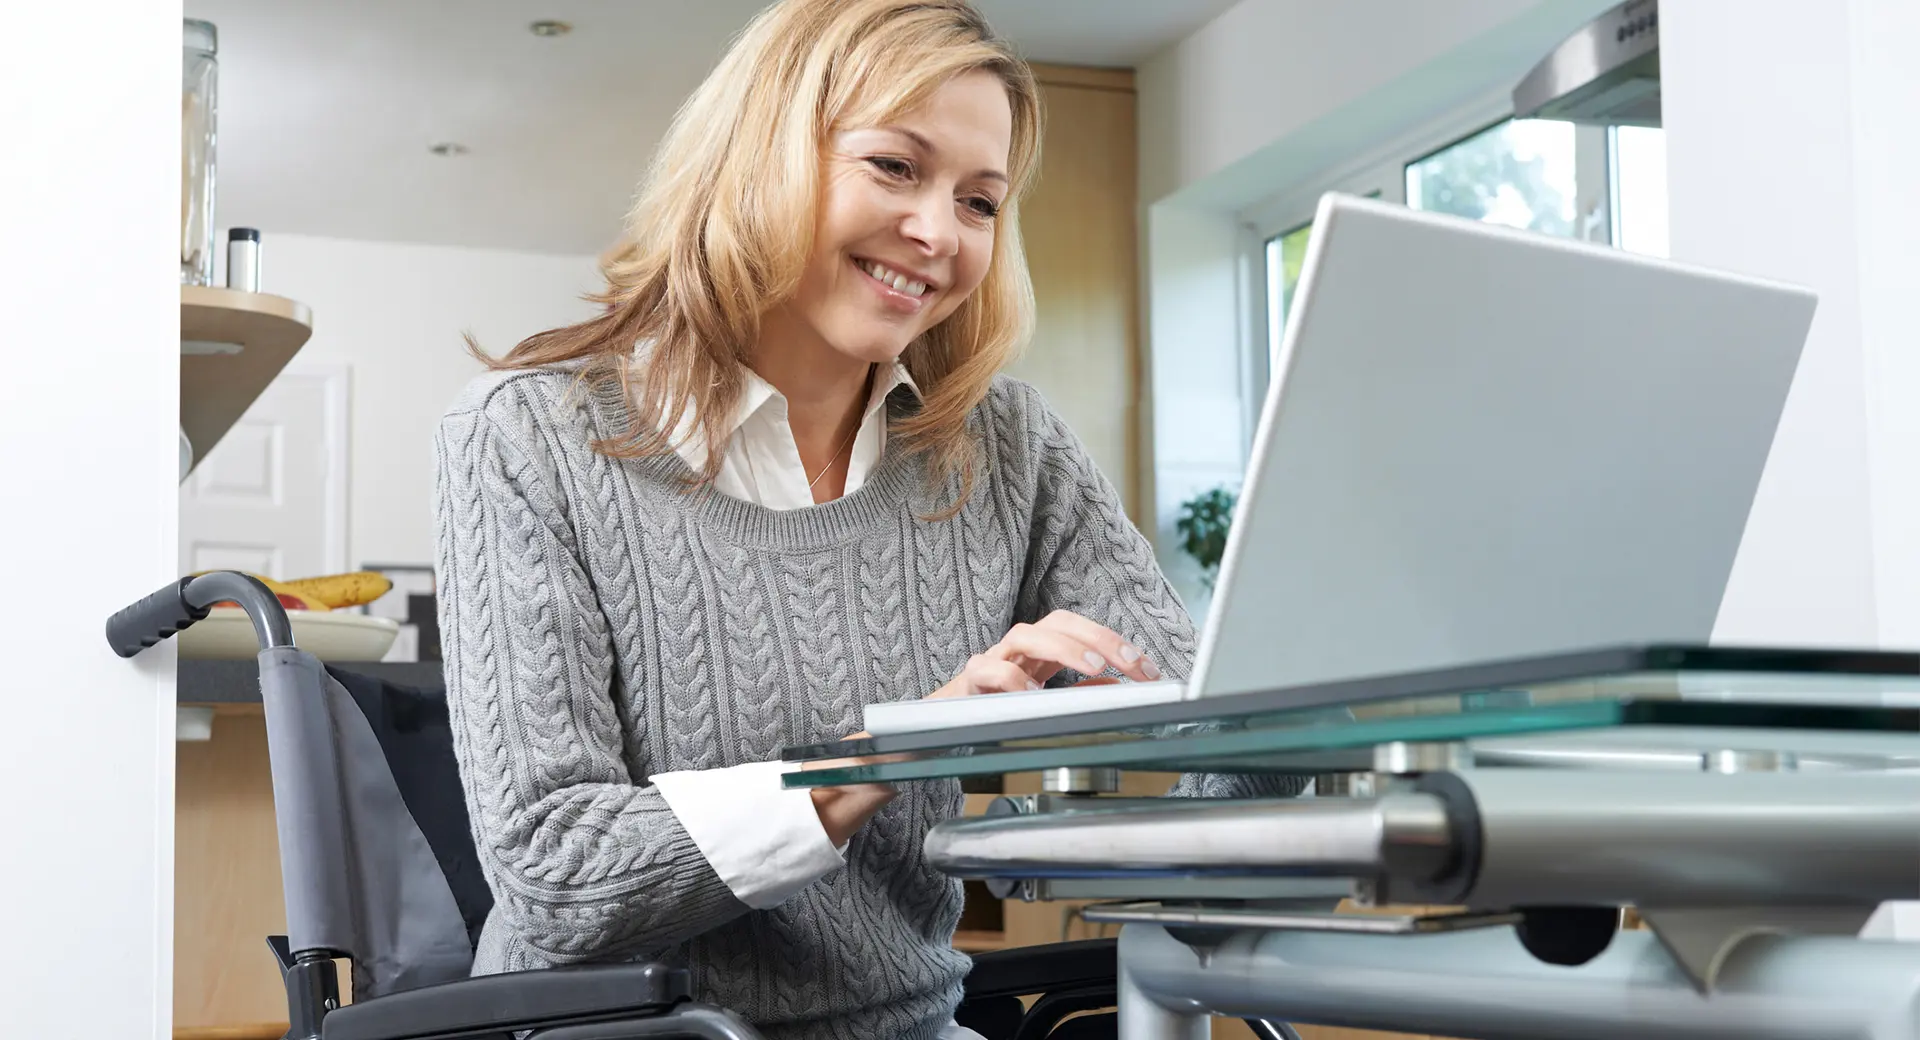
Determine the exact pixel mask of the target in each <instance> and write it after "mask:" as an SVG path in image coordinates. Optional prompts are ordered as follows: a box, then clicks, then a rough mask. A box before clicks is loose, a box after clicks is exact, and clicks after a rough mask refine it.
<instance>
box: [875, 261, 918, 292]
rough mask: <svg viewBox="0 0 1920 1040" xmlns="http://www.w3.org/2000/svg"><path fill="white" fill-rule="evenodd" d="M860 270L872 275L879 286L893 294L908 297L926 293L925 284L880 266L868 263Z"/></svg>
mask: <svg viewBox="0 0 1920 1040" xmlns="http://www.w3.org/2000/svg"><path fill="white" fill-rule="evenodd" d="M861 269H862V270H864V271H866V272H867V273H868V274H870V275H872V276H873V277H874V280H875V281H877V282H879V283H880V284H882V285H886V286H890V287H891V288H892V289H893V290H894V291H895V292H902V293H906V294H907V295H908V296H924V295H925V294H926V292H927V283H925V282H916V281H914V280H912V279H910V278H908V277H907V276H906V275H904V274H901V273H900V272H898V271H895V270H893V269H892V268H889V267H886V266H883V265H881V264H877V263H874V262H872V261H868V262H867V263H866V265H865V266H864V267H862V268H861Z"/></svg>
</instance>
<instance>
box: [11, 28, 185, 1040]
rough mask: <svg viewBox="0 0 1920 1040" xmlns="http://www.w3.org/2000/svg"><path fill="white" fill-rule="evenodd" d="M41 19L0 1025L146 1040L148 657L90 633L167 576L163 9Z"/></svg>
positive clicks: (35, 51) (153, 797) (158, 850)
mask: <svg viewBox="0 0 1920 1040" xmlns="http://www.w3.org/2000/svg"><path fill="white" fill-rule="evenodd" d="M42 10H43V14H44V16H43V17H38V18H30V19H28V21H27V25H29V26H30V27H31V33H32V37H33V40H32V45H31V46H22V47H18V48H16V49H15V50H14V51H13V52H12V53H10V54H9V55H8V57H7V60H6V61H5V62H4V63H0V92H3V93H4V94H5V95H6V96H7V97H8V98H9V99H10V100H9V102H8V103H7V104H5V105H0V139H3V140H5V141H6V143H7V154H8V156H9V158H10V159H11V161H9V162H7V163H6V164H4V166H3V167H0V197H3V198H5V199H6V203H5V204H4V205H0V241H5V242H6V243H8V246H9V248H8V249H7V250H6V252H5V253H4V254H0V325H3V326H4V327H5V329H6V342H7V349H6V356H7V369H6V372H5V374H4V375H0V457H4V459H5V464H6V476H5V483H4V488H5V490H4V491H0V504H4V506H5V508H4V509H0V533H4V535H5V544H6V546H7V549H8V552H7V577H8V585H9V590H10V591H9V593H8V594H7V595H5V596H0V660H4V662H5V665H4V668H0V698H4V701H5V704H6V712H7V717H6V724H5V726H4V727H0V792H5V794H4V798H5V802H4V808H0V834H4V836H5V837H4V848H5V852H4V854H3V855H0V892H4V893H5V894H6V895H5V899H6V907H7V912H6V922H7V927H6V938H5V941H0V979H4V980H6V981H5V982H4V984H0V994H4V1002H3V1006H4V1012H3V1015H4V1027H0V1028H4V1029H5V1030H6V1031H7V1032H9V1033H11V1034H13V1035H16V1036H23V1037H25V1036H43V1037H72V1038H77V1040H88V1038H98V1040H108V1038H114V1040H124V1038H130V1037H150V1038H154V1040H161V1038H164V1037H167V1036H169V1035H171V1031H172V1030H171V1018H172V999H173V989H172V957H173V898H172V891H173V715H174V711H173V699H174V690H173V672H174V669H173V656H172V655H173V651H172V648H171V646H170V645H169V646H167V647H165V648H161V649H157V650H154V651H149V652H148V653H147V654H145V655H143V656H142V657H141V658H140V659H139V660H136V661H125V660H122V659H120V658H119V657H116V656H114V655H113V654H112V653H111V652H109V650H108V649H107V645H106V641H105V639H104V638H103V637H102V634H101V633H102V626H103V623H104V622H105V620H106V618H107V615H108V614H109V613H111V612H113V611H114V610H117V609H118V608H120V607H121V606H124V605H125V604H127V603H128V602H130V601H132V600H134V599H136V598H139V597H141V596H144V595H146V594H148V593H151V592H153V591H154V590H155V589H157V588H159V587H160V586H161V585H162V584H164V583H165V582H167V581H169V580H170V579H172V578H173V577H174V576H175V574H176V569H175V559H174V557H175V555H176V551H177V550H176V547H175V544H174V542H175V534H174V523H175V516H176V511H177V502H176V498H175V495H176V490H177V488H176V480H175V478H176V477H177V475H178V459H177V454H178V447H177V444H178V435H177V433H176V431H177V429H178V426H179V423H178V407H179V405H178V402H179V373H180V365H179V360H178V359H179V356H180V355H179V346H178V344H179V334H178V332H177V329H178V325H177V322H178V314H179V296H178V290H177V289H176V288H175V286H176V285H177V279H178V276H177V275H176V274H175V271H174V262H175V261H174V258H175V257H176V256H177V255H178V252H179V241H180V225H179V213H180V209H179V206H180V179H179V170H180V163H179V158H178V156H179V147H180V137H179V133H180V132H179V126H180V101H179V94H178V93H177V91H178V90H179V85H178V84H179V82H180V80H179V76H180V66H179V60H180V59H179V57H178V55H179V53H180V52H179V50H178V47H179V43H178V41H179V38H180V37H179V32H180V28H179V25H180V5H179V3H177V2H175V3H169V2H164V0H162V2H154V0H78V2H74V3H69V4H63V5H60V6H59V7H58V8H57V9H56V8H52V7H48V8H43V9H42ZM79 128H84V130H83V131H81V130H80V129H79ZM128 171H140V173H139V174H138V175H130V174H129V173H128Z"/></svg>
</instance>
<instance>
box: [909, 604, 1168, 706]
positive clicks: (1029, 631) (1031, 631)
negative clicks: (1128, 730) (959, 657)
mask: <svg viewBox="0 0 1920 1040" xmlns="http://www.w3.org/2000/svg"><path fill="white" fill-rule="evenodd" d="M1110 667H1111V668H1115V669H1118V670H1119V671H1120V672H1121V674H1123V675H1125V676H1127V677H1128V678H1130V679H1134V680H1136V681H1139V682H1154V681H1156V680H1158V679H1159V678H1160V668H1159V666H1157V665H1155V664H1154V663H1153V662H1152V661H1151V660H1149V659H1148V658H1147V656H1146V655H1145V654H1142V653H1141V652H1140V650H1139V648H1138V647H1136V646H1134V645H1133V644H1132V643H1129V642H1127V640H1125V639H1124V638H1122V637H1121V636H1120V634H1119V633H1117V632H1115V631H1114V630H1112V629H1110V628H1108V627H1106V626H1105V625H1102V624H1099V623H1098V622H1095V621H1090V620H1088V619H1086V618H1084V617H1081V616H1080V615H1078V614H1075V613H1072V612H1070V611H1065V610H1056V611H1054V612H1053V613H1051V614H1048V615H1047V616H1046V617H1044V618H1041V619H1040V620H1039V621H1038V622H1037V623H1035V624H1031V625H1029V624H1019V625H1015V626H1013V628H1011V629H1009V630H1008V631H1007V634H1006V636H1005V637H1004V638H1002V639H1001V640H1000V641H999V642H998V643H995V644H994V645H993V646H991V647H989V648H988V649H987V650H986V651H985V652H984V653H978V654H975V655H973V657H972V658H970V659H969V660H968V661H967V665H966V667H965V668H962V669H961V670H960V674H958V675H955V676H954V677H953V678H952V679H950V680H948V681H947V684H946V685H944V686H942V687H940V688H939V689H938V690H935V691H934V692H933V693H931V694H929V695H928V697H927V699H928V700H934V699H938V698H943V697H972V696H975V695H976V694H982V693H1009V692H1013V691H1017V690H1037V689H1039V688H1040V687H1041V686H1042V685H1043V684H1044V683H1046V681H1047V680H1049V679H1051V678H1053V677H1054V676H1055V675H1058V674H1060V673H1061V672H1063V671H1067V670H1072V671H1076V672H1079V673H1081V674H1082V675H1087V676H1098V675H1099V674H1101V673H1102V672H1105V671H1106V670H1107V669H1108V668H1110Z"/></svg>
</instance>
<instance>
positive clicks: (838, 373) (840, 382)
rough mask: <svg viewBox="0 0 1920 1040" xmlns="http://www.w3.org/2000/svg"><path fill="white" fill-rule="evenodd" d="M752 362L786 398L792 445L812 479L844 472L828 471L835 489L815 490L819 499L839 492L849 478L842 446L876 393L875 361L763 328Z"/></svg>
mask: <svg viewBox="0 0 1920 1040" xmlns="http://www.w3.org/2000/svg"><path fill="white" fill-rule="evenodd" d="M773 331H774V329H772V328H769V329H767V330H766V332H773ZM807 340H813V342H811V343H809V342H807ZM749 364H750V366H751V367H752V368H753V370H754V372H755V373H756V374H758V375H759V376H760V378H762V379H764V380H766V381H767V382H768V383H769V384H771V385H772V386H773V388H774V389H775V390H778V391H780V395H781V396H782V397H784V398H786V401H787V425H788V427H789V428H790V429H791V430H792V431H793V442H794V446H795V447H796V448H798V449H799V451H800V462H801V464H802V465H804V466H805V467H806V471H807V476H808V478H809V479H811V478H813V477H815V476H819V475H822V474H826V471H828V470H832V469H835V468H838V470H839V472H840V473H841V474H842V476H841V478H840V479H838V480H836V479H833V478H832V476H831V474H826V477H827V479H824V480H823V481H822V482H821V483H822V484H826V485H832V486H834V488H836V490H833V491H832V493H831V494H828V495H826V496H825V498H822V497H821V495H820V494H818V493H816V495H815V499H816V500H818V501H824V500H825V499H826V498H837V497H839V491H838V490H837V488H838V487H839V486H841V485H843V484H844V482H845V477H844V474H845V467H846V451H845V450H844V449H845V447H846V445H847V444H848V442H850V441H851V440H852V439H853V436H854V434H855V432H856V431H858V430H859V428H860V420H861V418H862V416H863V413H864V412H865V411H866V403H867V396H868V395H869V394H870V393H871V392H872V385H873V382H872V380H873V370H874V366H873V365H871V364H869V363H867V362H864V361H859V360H856V359H854V358H850V357H848V356H847V355H845V354H842V353H840V352H839V351H837V350H834V349H833V348H831V347H829V346H827V345H826V344H824V343H819V342H818V341H817V339H816V338H815V337H811V336H808V337H788V336H778V337H769V336H768V335H766V334H764V333H763V335H762V336H761V339H760V344H759V346H758V348H756V349H755V350H754V352H753V359H752V361H751V362H749ZM819 490H821V491H825V490H827V489H826V488H821V489H819Z"/></svg>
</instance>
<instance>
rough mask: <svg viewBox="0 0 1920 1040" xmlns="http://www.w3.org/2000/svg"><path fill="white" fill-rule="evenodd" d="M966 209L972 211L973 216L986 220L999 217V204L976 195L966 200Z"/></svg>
mask: <svg viewBox="0 0 1920 1040" xmlns="http://www.w3.org/2000/svg"><path fill="white" fill-rule="evenodd" d="M967 208H968V209H970V210H972V211H973V213H974V215H975V216H978V217H983V218H985V219H987V220H992V219H993V218H995V217H997V216H999V215H1000V204H999V203H997V202H995V201H993V200H992V199H988V198H981V197H980V196H977V195H976V196H974V197H973V198H970V199H968V200H967Z"/></svg>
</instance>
